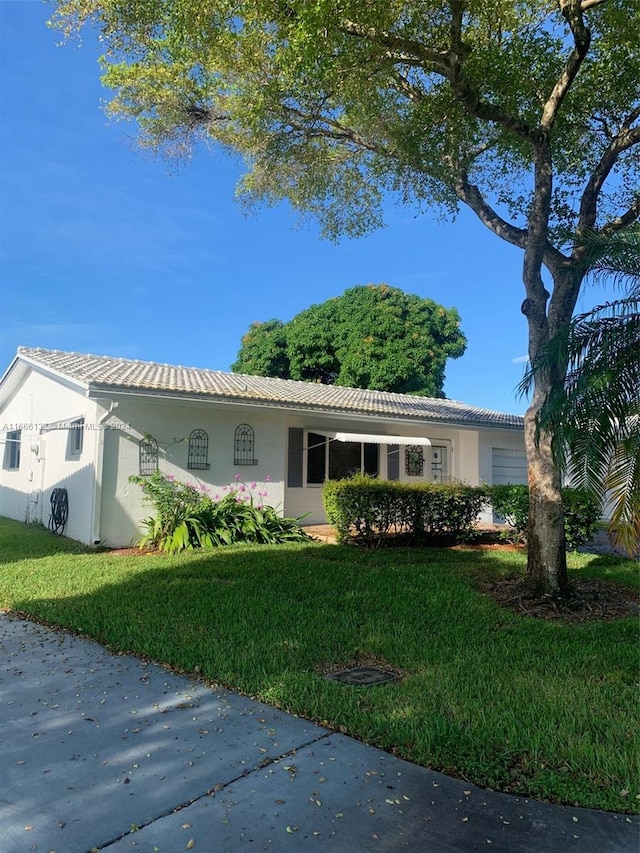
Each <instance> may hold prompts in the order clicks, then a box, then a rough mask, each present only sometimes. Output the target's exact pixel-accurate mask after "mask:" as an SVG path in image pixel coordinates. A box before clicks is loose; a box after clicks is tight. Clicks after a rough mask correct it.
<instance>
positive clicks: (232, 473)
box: [100, 398, 286, 547]
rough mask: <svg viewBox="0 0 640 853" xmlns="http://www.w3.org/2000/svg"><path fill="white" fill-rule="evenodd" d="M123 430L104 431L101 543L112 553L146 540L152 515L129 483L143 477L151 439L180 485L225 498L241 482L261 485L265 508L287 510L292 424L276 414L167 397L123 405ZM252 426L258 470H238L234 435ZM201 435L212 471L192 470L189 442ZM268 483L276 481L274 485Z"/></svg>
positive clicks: (165, 468)
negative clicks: (145, 525)
mask: <svg viewBox="0 0 640 853" xmlns="http://www.w3.org/2000/svg"><path fill="white" fill-rule="evenodd" d="M115 413H116V414H117V420H118V421H120V422H122V423H123V424H125V425H126V426H124V427H123V428H122V429H119V430H109V431H106V432H105V445H104V466H103V480H102V502H101V512H100V539H101V540H102V541H103V542H104V543H105V544H106V545H109V546H112V547H122V546H128V545H131V544H132V543H135V542H136V541H137V540H138V539H139V538H140V536H141V533H142V527H141V525H140V522H141V521H142V519H144V518H147V517H148V516H150V515H151V514H152V508H151V505H150V504H148V503H146V502H145V501H144V499H143V494H142V489H141V488H140V486H139V485H137V484H135V483H130V482H129V477H130V476H131V475H132V474H133V475H137V474H138V473H139V442H140V439H141V438H143V437H144V435H145V434H150V435H152V436H153V437H154V438H155V439H156V441H157V442H158V446H159V451H160V452H159V468H160V471H161V472H162V473H163V474H169V475H172V476H174V477H175V478H176V479H177V480H180V481H181V482H186V483H192V484H194V485H201V486H202V487H203V488H204V489H207V490H208V491H209V492H210V494H211V495H212V496H213V497H215V495H217V494H220V495H223V494H224V487H225V486H227V485H229V484H230V483H234V482H235V477H236V475H239V476H240V482H244V483H245V484H247V485H250V484H251V483H253V482H256V483H257V488H256V489H254V490H253V491H254V494H256V497H257V492H258V490H260V491H266V492H267V493H268V494H267V496H266V498H264V500H265V502H266V503H268V504H270V505H271V506H274V507H276V508H280V509H282V506H283V503H284V481H283V477H284V472H285V468H286V460H285V442H286V427H285V419H284V416H283V414H282V413H281V412H279V411H278V410H277V409H267V408H265V409H258V408H255V407H247V406H237V405H228V406H227V405H224V404H220V403H209V404H207V403H199V402H190V401H179V402H178V401H169V400H162V399H160V398H155V399H152V398H147V399H131V398H128V399H123V400H120V401H119V403H118V407H117V409H116V410H115ZM243 423H247V424H249V425H250V426H251V427H252V428H253V430H254V434H255V448H254V449H255V453H254V456H255V458H256V459H257V460H258V464H257V465H247V466H236V465H234V448H233V444H234V437H235V429H236V427H237V426H239V425H240V424H243ZM194 429H202V430H204V431H205V432H206V433H207V435H208V437H209V465H210V467H209V469H208V470H194V471H191V470H189V469H188V468H187V455H188V437H189V435H190V433H191V432H192V430H194ZM267 478H270V479H271V481H270V482H267Z"/></svg>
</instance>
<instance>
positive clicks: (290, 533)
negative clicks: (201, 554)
mask: <svg viewBox="0 0 640 853" xmlns="http://www.w3.org/2000/svg"><path fill="white" fill-rule="evenodd" d="M129 479H130V481H131V482H132V483H137V484H138V485H139V486H141V488H142V491H143V492H144V495H145V498H146V499H147V500H148V501H149V502H150V503H151V504H153V506H154V509H155V512H154V515H153V516H151V517H149V518H146V519H144V521H143V524H144V526H145V528H146V532H145V534H144V536H143V537H142V538H141V539H140V541H139V542H138V546H139V547H140V548H157V549H158V550H161V551H167V552H168V553H170V554H174V553H176V552H178V551H183V550H191V549H193V548H214V547H217V546H218V545H231V544H233V543H235V542H252V543H255V544H269V545H276V544H280V543H283V542H304V541H308V539H309V537H308V536H307V534H306V533H305V532H304V530H302V528H301V527H300V523H299V522H300V520H301V519H295V518H283V517H282V516H280V515H279V514H278V511H277V509H276V508H274V507H272V506H269V505H268V504H265V502H264V501H265V498H266V497H267V496H268V493H267V490H266V489H262V488H260V487H259V486H258V483H256V482H254V483H251V484H250V485H249V486H247V485H246V483H243V482H242V481H241V479H240V475H239V474H236V476H235V478H234V482H233V483H231V484H229V485H227V486H224V488H223V489H222V494H216V495H214V496H213V498H212V497H211V496H210V494H209V489H208V488H207V487H206V486H205V485H204V484H201V485H199V486H194V485H191V484H189V483H181V482H179V481H177V480H175V478H174V477H172V476H171V475H165V474H162V473H160V472H159V471H156V472H155V473H154V474H152V475H151V476H150V477H137V476H133V477H130V478H129ZM269 479H270V478H267V479H266V480H265V482H269Z"/></svg>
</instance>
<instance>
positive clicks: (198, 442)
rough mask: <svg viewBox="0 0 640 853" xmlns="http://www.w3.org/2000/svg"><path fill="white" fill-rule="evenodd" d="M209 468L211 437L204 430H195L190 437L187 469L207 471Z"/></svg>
mask: <svg viewBox="0 0 640 853" xmlns="http://www.w3.org/2000/svg"><path fill="white" fill-rule="evenodd" d="M208 467H209V436H208V435H207V434H206V432H205V431H204V430H203V429H194V431H193V432H192V433H191V435H190V436H189V453H188V455H187V468H191V469H194V468H195V469H199V470H201V471H202V470H206V469H207V468H208Z"/></svg>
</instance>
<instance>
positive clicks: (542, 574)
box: [524, 385, 568, 595]
mask: <svg viewBox="0 0 640 853" xmlns="http://www.w3.org/2000/svg"><path fill="white" fill-rule="evenodd" d="M546 390H547V389H544V388H540V386H539V385H538V387H536V390H535V392H534V396H533V401H532V403H531V405H530V406H529V409H528V410H527V413H526V415H525V418H524V441H525V448H526V451H527V462H528V466H529V532H528V556H527V572H528V576H529V581H530V583H531V586H532V587H533V590H534V591H535V592H537V593H542V592H546V593H550V594H551V595H562V594H564V593H565V592H566V590H567V586H568V581H567V554H566V546H565V538H564V512H563V508H562V495H561V492H560V485H561V483H560V475H559V473H558V470H557V468H556V466H555V464H554V461H553V458H552V455H551V440H550V437H549V436H548V435H545V434H543V435H541V436H539V438H538V440H537V441H536V415H537V413H538V411H539V409H540V406H541V405H542V403H543V401H544V396H545V393H546Z"/></svg>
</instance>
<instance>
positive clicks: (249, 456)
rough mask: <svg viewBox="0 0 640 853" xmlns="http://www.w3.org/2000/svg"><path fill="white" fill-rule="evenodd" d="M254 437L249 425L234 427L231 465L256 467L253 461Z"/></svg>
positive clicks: (255, 460) (256, 461)
mask: <svg viewBox="0 0 640 853" xmlns="http://www.w3.org/2000/svg"><path fill="white" fill-rule="evenodd" d="M254 453H255V435H254V432H253V428H252V427H250V426H249V424H240V426H237V427H236V432H235V437H234V440H233V464H234V465H257V464H258V460H257V459H254V458H253V456H254Z"/></svg>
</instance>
